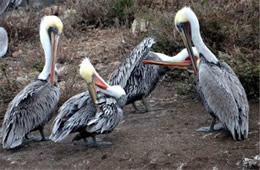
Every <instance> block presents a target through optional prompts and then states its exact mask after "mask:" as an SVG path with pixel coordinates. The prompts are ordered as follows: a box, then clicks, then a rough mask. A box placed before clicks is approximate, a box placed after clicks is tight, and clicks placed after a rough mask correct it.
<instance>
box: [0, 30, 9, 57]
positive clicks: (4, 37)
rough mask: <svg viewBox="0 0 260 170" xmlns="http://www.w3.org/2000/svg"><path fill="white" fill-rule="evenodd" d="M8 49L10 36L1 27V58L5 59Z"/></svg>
mask: <svg viewBox="0 0 260 170" xmlns="http://www.w3.org/2000/svg"><path fill="white" fill-rule="evenodd" d="M7 49H8V35H7V32H6V30H5V29H4V28H3V27H0V57H3V56H4V55H5V54H6V52H7Z"/></svg>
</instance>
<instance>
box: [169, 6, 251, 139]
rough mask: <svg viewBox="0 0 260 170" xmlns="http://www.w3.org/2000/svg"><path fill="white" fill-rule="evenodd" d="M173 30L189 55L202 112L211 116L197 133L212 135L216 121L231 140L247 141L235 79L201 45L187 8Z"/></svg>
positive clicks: (242, 98) (243, 100) (243, 101)
mask: <svg viewBox="0 0 260 170" xmlns="http://www.w3.org/2000/svg"><path fill="white" fill-rule="evenodd" d="M175 26H176V28H177V30H178V31H179V32H180V34H181V36H182V39H183V41H184V44H185V46H186V48H187V50H188V52H189V56H190V58H191V63H192V66H193V70H194V73H195V74H197V75H198V76H197V90H198V93H199V95H200V97H201V99H202V103H203V105H204V108H205V109H206V110H207V112H209V114H210V115H211V116H212V123H211V125H210V127H202V128H200V129H198V130H199V131H212V130H214V128H216V126H214V125H215V123H216V120H219V121H220V122H221V124H222V125H224V127H225V128H226V129H228V130H229V131H230V133H231V134H232V137H233V139H234V140H242V139H246V138H247V137H248V114H249V105H248V101H247V97H246V93H245V90H244V88H243V86H242V85H241V83H240V81H239V79H238V77H237V76H236V74H235V73H234V72H233V70H232V69H231V68H230V66H229V65H228V64H227V63H225V62H220V61H218V59H217V58H216V56H215V55H214V54H213V53H212V52H211V51H210V50H209V49H208V48H207V46H206V45H205V44H204V42H203V40H202V38H201V35H200V27H199V21H198V19H197V17H196V15H195V13H194V12H193V11H192V10H191V9H190V8H188V7H184V8H183V9H181V10H180V11H178V12H177V14H176V16H175ZM191 42H193V44H194V46H195V47H196V49H197V50H198V52H199V54H200V56H199V58H200V60H199V61H200V62H199V64H197V63H198V62H197V63H196V61H195V58H194V51H193V49H192V48H191ZM173 65H174V64H173ZM197 65H198V66H197Z"/></svg>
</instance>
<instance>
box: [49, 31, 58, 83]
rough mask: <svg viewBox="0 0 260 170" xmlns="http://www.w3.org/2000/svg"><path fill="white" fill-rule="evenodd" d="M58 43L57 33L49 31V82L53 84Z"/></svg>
mask: <svg viewBox="0 0 260 170" xmlns="http://www.w3.org/2000/svg"><path fill="white" fill-rule="evenodd" d="M58 43H59V35H55V34H54V33H51V51H52V64H51V75H50V82H51V84H54V78H55V76H54V75H55V64H56V55H57V48H58Z"/></svg>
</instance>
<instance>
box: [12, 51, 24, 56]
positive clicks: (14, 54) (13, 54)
mask: <svg viewBox="0 0 260 170" xmlns="http://www.w3.org/2000/svg"><path fill="white" fill-rule="evenodd" d="M21 54H22V51H21V50H19V51H15V52H13V53H12V57H19V55H21Z"/></svg>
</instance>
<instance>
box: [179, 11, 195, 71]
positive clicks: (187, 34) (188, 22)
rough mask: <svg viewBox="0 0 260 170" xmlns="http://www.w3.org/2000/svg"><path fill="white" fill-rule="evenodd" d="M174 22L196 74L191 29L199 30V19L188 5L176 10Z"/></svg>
mask: <svg viewBox="0 0 260 170" xmlns="http://www.w3.org/2000/svg"><path fill="white" fill-rule="evenodd" d="M174 22H175V27H176V28H177V30H178V31H179V32H180V34H181V37H182V40H183V42H184V44H185V46H186V48H187V50H188V53H189V56H190V58H191V62H192V66H193V70H194V73H195V74H197V72H198V69H197V67H196V62H195V59H194V54H193V50H192V48H191V47H192V45H191V44H192V43H191V41H192V35H191V34H192V32H191V31H192V30H191V29H193V30H196V32H199V21H198V19H197V17H196V15H195V13H194V12H193V11H192V10H191V9H190V8H189V7H184V8H182V9H181V10H179V11H178V12H177V14H176V16H175V19H174ZM191 27H192V28H191ZM193 32H194V31H193Z"/></svg>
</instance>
